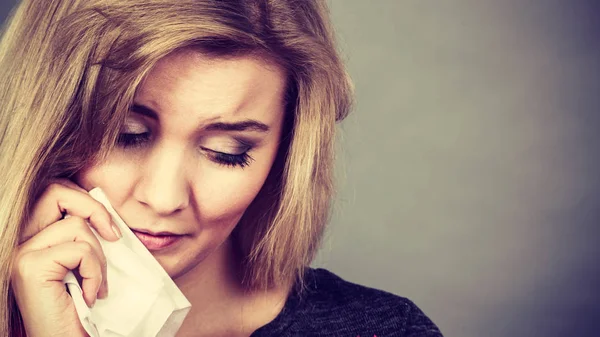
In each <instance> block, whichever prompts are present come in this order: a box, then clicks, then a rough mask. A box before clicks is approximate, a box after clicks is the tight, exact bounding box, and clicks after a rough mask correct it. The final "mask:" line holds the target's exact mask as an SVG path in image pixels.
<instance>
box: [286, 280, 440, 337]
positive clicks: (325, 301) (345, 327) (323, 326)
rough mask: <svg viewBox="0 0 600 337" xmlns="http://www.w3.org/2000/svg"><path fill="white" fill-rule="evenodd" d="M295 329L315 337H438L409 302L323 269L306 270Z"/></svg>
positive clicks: (437, 333) (418, 310)
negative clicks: (304, 285)
mask: <svg viewBox="0 0 600 337" xmlns="http://www.w3.org/2000/svg"><path fill="white" fill-rule="evenodd" d="M300 303H301V305H300V306H299V308H298V312H297V313H296V314H297V317H299V318H301V319H299V320H297V323H301V324H298V325H297V327H298V328H300V329H303V330H304V333H305V335H314V336H329V335H331V336H352V337H355V336H362V337H365V336H368V337H372V336H413V337H416V336H420V337H441V336H442V334H441V333H440V331H439V329H438V328H437V326H436V325H435V324H434V323H433V322H432V321H431V320H430V319H429V318H428V317H427V316H426V315H425V314H424V313H423V311H421V310H420V309H419V308H418V307H417V306H416V305H415V304H414V303H413V302H412V301H410V300H409V299H407V298H404V297H400V296H397V295H394V294H391V293H389V292H385V291H382V290H377V289H373V288H369V287H366V286H362V285H359V284H355V283H351V282H348V281H346V280H344V279H342V278H341V277H339V276H337V275H335V274H334V273H332V272H330V271H328V270H326V269H309V270H308V271H307V274H306V290H305V291H304V292H303V293H302V294H301V296H300Z"/></svg>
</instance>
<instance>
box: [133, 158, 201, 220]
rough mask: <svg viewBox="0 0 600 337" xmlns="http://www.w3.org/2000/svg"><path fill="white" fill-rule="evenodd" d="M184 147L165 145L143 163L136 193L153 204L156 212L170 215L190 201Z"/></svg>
mask: <svg viewBox="0 0 600 337" xmlns="http://www.w3.org/2000/svg"><path fill="white" fill-rule="evenodd" d="M184 163H185V158H184V155H183V152H182V151H176V150H174V149H171V150H169V149H167V148H163V149H162V150H159V149H157V150H156V151H154V153H152V154H151V155H149V157H148V158H147V160H146V161H144V162H142V163H140V164H141V166H140V172H141V177H140V178H139V180H138V182H137V184H136V186H135V190H134V197H135V198H136V199H137V200H138V201H139V202H140V203H142V204H145V205H146V206H148V207H149V208H151V209H152V210H153V211H154V212H155V213H156V215H160V216H168V215H171V214H173V213H176V212H178V211H180V210H183V209H185V208H186V207H188V205H189V200H190V189H189V184H188V182H187V178H186V175H185V167H184V166H185V165H184Z"/></svg>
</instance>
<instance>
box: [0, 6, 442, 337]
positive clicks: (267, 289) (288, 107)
mask: <svg viewBox="0 0 600 337" xmlns="http://www.w3.org/2000/svg"><path fill="white" fill-rule="evenodd" d="M0 72H1V76H2V84H0V85H1V86H2V87H1V88H0V89H1V90H0V95H1V96H0V101H1V102H2V108H1V109H2V110H1V116H0V135H1V136H0V137H1V138H0V144H1V145H0V149H1V152H0V154H1V156H0V170H1V171H2V172H4V173H5V174H6V177H7V178H8V179H6V181H5V182H4V184H3V185H2V189H1V190H0V192H1V193H0V209H2V210H3V212H2V213H1V214H0V223H2V224H3V226H2V227H1V228H2V229H1V239H0V240H1V244H0V249H1V253H0V259H1V262H2V263H3V265H4V266H6V268H2V271H3V273H2V274H1V276H0V277H1V278H2V286H3V288H2V291H3V293H4V294H5V295H6V296H4V298H5V299H6V301H5V304H4V305H3V306H2V315H1V316H0V317H1V319H2V321H1V323H0V330H1V331H0V333H1V334H2V335H11V336H13V335H15V336H16V335H19V334H21V335H24V334H25V333H26V334H27V336H29V337H35V336H84V335H85V333H84V332H83V330H82V328H81V325H80V324H79V321H78V320H77V316H76V312H75V309H74V307H73V304H72V301H71V300H70V297H69V295H68V293H67V292H66V291H65V288H64V286H63V284H62V279H63V278H64V275H65V274H66V273H67V272H68V271H69V270H76V271H78V273H79V274H80V275H81V277H82V287H83V290H84V297H85V300H86V301H87V303H88V305H90V306H91V305H93V303H94V302H95V301H96V299H98V298H105V297H106V296H107V294H109V293H110V289H107V287H106V277H105V273H106V272H105V267H104V265H105V262H104V255H103V253H102V250H101V249H100V246H99V243H98V241H97V239H96V238H95V237H94V236H93V234H92V232H91V229H90V227H89V226H88V223H89V225H91V226H92V227H93V228H95V229H96V230H97V231H98V233H99V234H100V235H101V236H102V237H103V238H105V239H107V240H111V241H114V240H118V239H119V236H120V233H119V232H118V230H116V231H114V230H113V227H112V226H111V223H110V217H109V215H108V213H107V211H106V209H105V208H104V207H103V206H102V205H101V204H99V203H98V202H96V201H95V200H94V199H92V198H91V197H90V196H89V195H88V194H87V191H89V190H91V189H93V188H94V187H101V188H102V189H103V191H104V192H105V193H106V195H107V197H108V198H109V200H110V201H111V204H112V205H113V207H114V208H115V210H116V211H117V212H118V213H119V215H120V216H121V217H122V218H123V220H124V221H125V222H126V223H127V224H128V225H129V226H130V227H131V229H132V231H133V232H134V233H135V234H136V235H137V236H138V238H139V239H140V240H141V241H142V242H143V243H144V244H145V245H146V247H147V248H148V249H149V250H150V251H151V252H152V254H153V256H154V257H155V258H156V259H157V260H158V262H159V263H160V264H161V265H162V266H163V268H164V269H165V270H166V271H167V272H168V273H169V275H170V276H171V277H172V278H173V280H174V281H175V282H176V284H177V285H178V286H179V288H180V289H181V290H182V292H183V293H184V294H185V295H186V297H187V298H188V300H189V301H190V302H191V303H192V310H191V311H190V313H189V314H188V316H187V317H186V320H185V321H184V323H183V326H182V327H181V329H180V330H179V333H178V336H356V335H361V336H373V335H377V336H441V334H440V333H439V330H438V329H437V327H436V326H435V325H434V324H433V323H432V322H431V321H430V320H429V319H428V318H427V317H426V316H425V315H424V314H423V313H422V312H421V311H420V310H419V309H418V308H417V307H416V306H415V305H414V304H413V303H412V302H410V301H409V300H407V299H404V298H402V297H398V296H395V295H392V294H388V293H385V292H383V291H378V290H374V289H370V288H366V287H362V286H358V285H355V284H352V283H349V282H346V281H344V280H342V279H340V278H339V277H337V276H335V275H334V274H332V273H330V272H328V271H326V270H323V269H317V270H314V269H311V268H309V267H308V266H309V264H310V263H311V261H312V260H313V258H314V256H315V253H316V251H317V248H318V247H319V241H320V239H321V236H322V234H323V229H324V226H325V224H326V222H327V218H328V214H329V203H330V199H331V197H332V176H331V171H332V164H333V139H334V130H335V123H336V122H337V121H340V120H342V119H343V118H344V117H345V116H346V115H347V113H348V112H349V109H350V103H351V84H350V82H349V80H348V78H347V76H346V72H345V69H344V67H343V65H342V63H341V61H340V59H339V56H338V55H337V53H336V50H335V45H334V38H333V32H332V29H331V26H330V23H329V19H328V17H327V8H326V6H325V3H324V2H322V1H308V0H304V1H293V0H289V1H288V0H285V1H284V0H276V1H272V0H271V1H267V0H237V1H224V0H218V1H217V0H202V1H201V0H196V1H173V0H152V1H148V0H146V1H143V0H139V1H133V0H128V1H119V0H48V1H34V0H27V1H23V2H22V3H21V4H20V6H19V7H18V9H17V11H16V12H15V13H14V15H13V16H12V18H11V20H10V23H9V25H8V26H7V28H6V30H5V33H4V36H3V40H2V44H1V47H0ZM65 214H69V215H70V217H68V218H66V219H63V216H64V215H65Z"/></svg>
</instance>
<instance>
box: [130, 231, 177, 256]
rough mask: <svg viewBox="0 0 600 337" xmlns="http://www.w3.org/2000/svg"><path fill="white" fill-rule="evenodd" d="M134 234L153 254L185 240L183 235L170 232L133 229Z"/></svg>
mask: <svg viewBox="0 0 600 337" xmlns="http://www.w3.org/2000/svg"><path fill="white" fill-rule="evenodd" d="M131 231H132V232H133V234H135V236H136V237H137V238H138V239H139V240H140V241H141V242H142V244H143V245H144V246H145V247H146V249H148V250H149V251H151V252H154V251H159V250H162V249H165V248H168V247H170V246H173V245H174V244H175V243H177V242H178V241H180V240H181V238H183V235H178V234H173V233H170V232H157V233H154V232H151V231H148V230H138V229H131Z"/></svg>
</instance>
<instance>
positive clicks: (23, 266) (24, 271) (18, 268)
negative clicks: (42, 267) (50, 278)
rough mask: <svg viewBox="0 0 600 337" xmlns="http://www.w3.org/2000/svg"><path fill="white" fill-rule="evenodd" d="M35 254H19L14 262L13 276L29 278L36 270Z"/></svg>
mask: <svg viewBox="0 0 600 337" xmlns="http://www.w3.org/2000/svg"><path fill="white" fill-rule="evenodd" d="M33 255H34V254H32V253H31V252H29V253H17V254H16V255H15V258H14V260H13V268H12V274H13V276H17V275H18V276H21V277H22V278H29V277H31V275H33V273H34V272H35V270H36V269H37V268H36V267H35V261H34V256H33Z"/></svg>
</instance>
